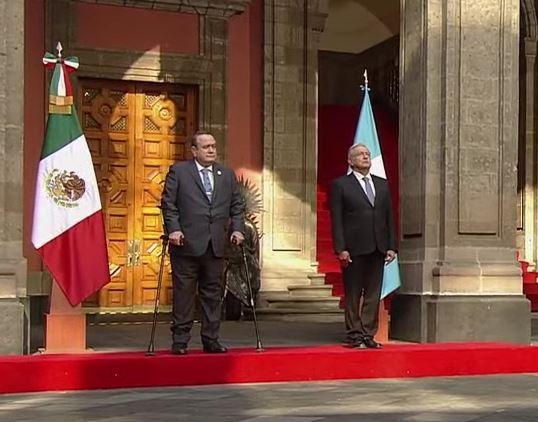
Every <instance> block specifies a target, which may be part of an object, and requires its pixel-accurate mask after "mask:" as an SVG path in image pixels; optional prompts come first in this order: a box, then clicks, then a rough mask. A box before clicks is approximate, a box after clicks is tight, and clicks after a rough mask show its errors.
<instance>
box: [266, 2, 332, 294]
mask: <svg viewBox="0 0 538 422" xmlns="http://www.w3.org/2000/svg"><path fill="white" fill-rule="evenodd" d="M324 3H326V2H319V1H296V2H292V3H290V2H289V1H283V0H266V1H265V84H264V86H265V92H264V97H265V121H264V125H265V126H264V172H263V194H264V208H265V210H266V211H267V212H266V213H265V214H264V217H263V228H264V232H265V233H266V234H265V236H264V237H263V238H262V251H263V254H262V255H263V273H262V280H263V281H262V290H264V291H278V290H286V287H287V286H288V285H290V284H308V283H309V279H308V276H313V275H315V274H316V273H317V262H316V172H317V156H316V152H317V126H316V122H317V48H318V44H319V36H318V33H319V31H320V30H321V29H322V24H321V25H320V19H321V21H324V17H323V16H321V17H320V15H318V12H319V10H320V9H321V8H323V7H325V8H326V5H324ZM320 26H321V27H320ZM313 31H317V32H313Z"/></svg>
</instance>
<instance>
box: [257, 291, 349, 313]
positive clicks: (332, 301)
mask: <svg viewBox="0 0 538 422" xmlns="http://www.w3.org/2000/svg"><path fill="white" fill-rule="evenodd" d="M264 299H265V300H266V301H267V303H268V307H269V308H280V309H283V308H287V309H290V308H291V309H299V310H305V309H308V310H312V311H318V312H323V311H326V310H333V309H338V305H339V303H340V298H338V297H332V296H329V297H312V296H292V295H289V296H288V297H285V298H283V297H273V296H271V295H268V296H265V297H264Z"/></svg>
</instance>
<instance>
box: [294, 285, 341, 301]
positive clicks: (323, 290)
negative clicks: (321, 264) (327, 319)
mask: <svg viewBox="0 0 538 422" xmlns="http://www.w3.org/2000/svg"><path fill="white" fill-rule="evenodd" d="M332 289H333V288H332V286H331V285H328V284H323V285H319V286H318V285H316V286H312V285H306V286H305V285H302V284H301V285H291V286H288V290H289V292H290V296H291V297H314V298H318V297H332Z"/></svg>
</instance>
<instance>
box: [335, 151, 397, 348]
mask: <svg viewBox="0 0 538 422" xmlns="http://www.w3.org/2000/svg"><path fill="white" fill-rule="evenodd" d="M348 163H349V166H350V168H351V170H352V172H350V173H349V174H348V175H346V176H343V177H340V178H338V179H336V180H335V181H334V182H333V184H332V187H331V195H330V206H331V219H332V235H333V243H334V249H335V252H336V254H337V255H338V259H339V261H340V264H341V267H342V272H343V277H344V291H345V322H346V332H347V336H346V340H345V343H346V344H347V345H349V346H350V347H357V348H378V347H381V345H380V344H379V343H377V342H376V341H375V340H374V336H375V334H376V332H377V328H378V313H379V302H380V297H381V284H382V279H383V266H384V265H385V264H388V263H389V262H391V261H392V260H393V259H394V258H395V256H396V239H395V237H394V223H393V218H392V201H391V198H390V192H389V188H388V184H387V181H386V180H385V179H382V178H380V177H377V176H373V175H371V174H370V167H371V166H372V160H371V155H370V151H369V150H368V148H367V147H366V146H365V145H362V144H356V145H353V146H352V147H351V148H350V149H349V152H348ZM361 297H362V309H359V304H360V299H361Z"/></svg>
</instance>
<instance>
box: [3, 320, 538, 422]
mask: <svg viewBox="0 0 538 422" xmlns="http://www.w3.org/2000/svg"><path fill="white" fill-rule="evenodd" d="M150 328H151V326H150V324H136V325H132V324H117V325H90V326H89V327H88V346H90V347H92V348H94V349H95V350H98V351H112V350H145V349H146V346H147V340H148V337H149V333H150ZM199 328H200V327H199V324H197V325H195V327H194V329H193V339H192V341H191V344H190V346H191V347H192V348H196V347H200V339H199ZM342 328H343V327H342V324H341V323H315V322H300V323H298V322H295V323H290V322H278V321H262V322H260V331H261V334H262V339H263V341H264V345H265V346H266V347H271V346H281V345H312V344H323V343H338V342H339V341H340V340H341V339H342V337H343V331H342ZM533 333H534V336H533V340H534V342H537V341H538V336H537V334H538V333H537V330H536V325H534V330H533ZM221 335H222V341H223V343H225V344H226V345H227V346H229V347H239V346H248V345H252V347H254V346H255V336H254V329H253V325H252V322H249V321H242V322H230V321H227V322H224V323H223V325H222V330H221ZM156 339H157V349H167V348H168V347H169V345H170V332H169V328H168V325H167V324H165V323H160V324H158V326H157V336H156ZM0 382H2V381H1V374H0ZM0 421H1V422H30V421H31V422H35V421H39V422H59V421H61V422H83V421H84V422H153V421H155V422H168V421H178V422H181V421H185V422H187V421H188V422H202V421H203V422H205V421H207V422H220V421H222V422H272V421H275V422H347V421H349V422H352V421H353V422H370V421H375V422H389V421H390V422H393V421H419V422H439V421H447V422H470V421H476V422H478V421H479V422H522V421H537V422H538V374H529V375H513V376H512V375H504V376H481V377H448V378H421V379H398V380H357V381H331V382H308V383H278V384H256V385H251V384H248V385H225V386H208V387H196V388H191V387H184V388H152V389H131V390H106V391H90V392H68V393H46V394H43V393H39V394H25V395H0Z"/></svg>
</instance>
